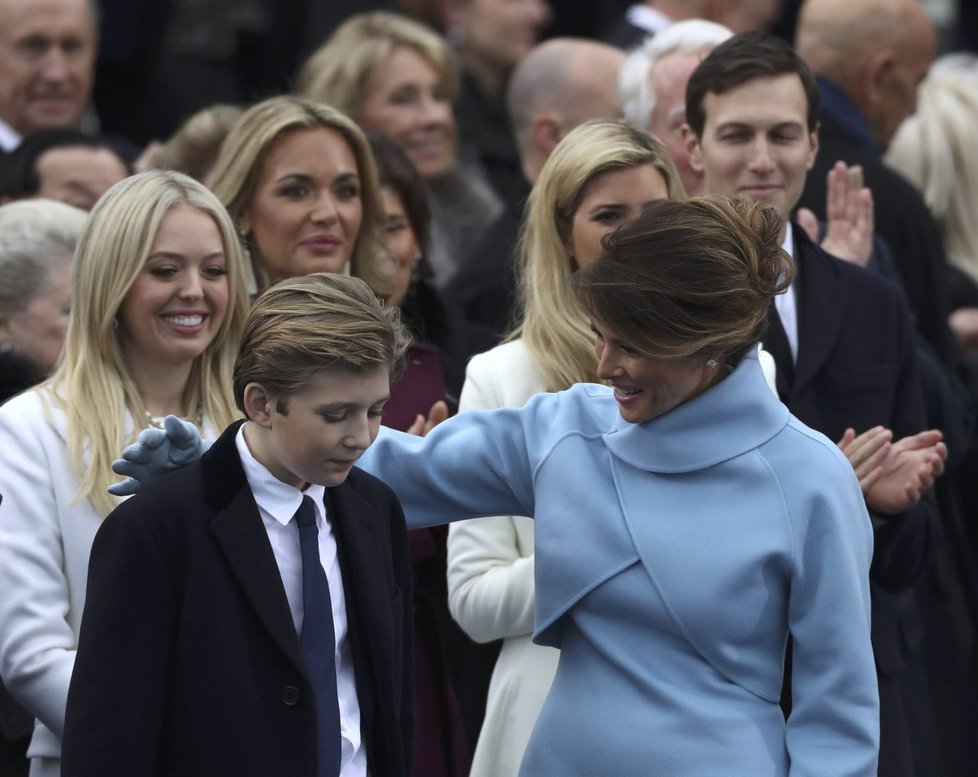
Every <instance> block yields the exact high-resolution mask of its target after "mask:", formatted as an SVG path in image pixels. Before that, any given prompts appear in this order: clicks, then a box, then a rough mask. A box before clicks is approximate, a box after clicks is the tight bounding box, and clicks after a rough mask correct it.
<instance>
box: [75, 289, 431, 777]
mask: <svg viewBox="0 0 978 777" xmlns="http://www.w3.org/2000/svg"><path fill="white" fill-rule="evenodd" d="M405 347H406V338H405V335H404V330H403V329H402V327H401V325H400V323H399V321H398V320H397V318H396V312H392V311H391V310H390V309H388V308H386V307H384V306H382V305H381V304H380V303H379V302H378V301H377V300H376V298H375V297H374V295H373V293H372V292H371V291H370V290H369V289H368V288H367V287H366V285H365V284H363V283H362V282H361V281H359V280H357V279H354V278H346V277H341V276H333V275H327V274H324V273H321V274H315V275H310V276H305V277H302V278H295V279H291V280H289V281H286V282H283V283H282V284H279V285H278V286H276V287H275V288H274V289H273V290H271V291H269V292H268V293H266V294H265V295H264V296H263V297H262V298H261V299H260V300H259V301H258V302H257V303H256V306H255V308H254V310H253V311H252V313H251V315H250V317H249V319H248V322H247V324H246V329H245V333H244V336H243V338H242V346H241V353H240V355H239V357H238V360H237V362H236V364H235V375H234V377H235V400H236V402H237V404H238V406H239V408H241V409H242V410H243V411H244V412H245V413H246V414H247V416H248V418H249V420H248V421H245V422H239V423H236V424H233V425H232V426H231V427H229V428H228V429H227V430H226V431H225V432H224V434H223V435H222V436H221V437H220V438H219V439H218V440H217V441H216V442H215V443H214V445H213V446H212V447H211V448H210V449H209V450H208V451H207V452H206V453H205V454H204V456H203V457H202V458H201V459H200V460H199V461H198V462H196V463H194V464H191V465H189V466H187V467H186V468H184V469H183V470H181V471H180V472H177V473H174V474H172V475H171V476H169V477H167V478H163V479H162V480H161V481H160V482H159V483H157V484H156V485H155V486H153V487H150V488H147V489H146V490H145V491H144V492H142V493H140V494H139V495H138V496H136V497H135V498H133V499H132V500H130V501H128V502H125V503H123V504H122V505H121V506H120V507H119V508H118V509H117V510H116V511H114V512H113V513H112V514H111V515H110V516H109V517H108V518H107V519H106V521H105V523H104V524H103V526H102V528H101V529H100V531H99V533H98V535H97V538H96V541H95V544H94V546H93V550H92V556H91V561H90V576H89V588H88V594H89V597H90V598H89V601H90V602H91V606H90V607H88V608H87V609H86V612H85V614H84V618H83V625H82V630H81V638H80V641H79V646H78V656H77V659H76V662H75V667H74V672H73V676H72V682H71V688H70V692H69V697H68V712H67V717H66V724H65V734H64V745H63V754H62V773H63V774H64V775H65V776H66V777H69V776H71V775H74V777H80V776H81V775H92V776H93V777H94V775H100V777H108V776H110V775H119V777H122V776H123V775H125V776H126V777H134V776H136V775H145V776H146V777H148V776H149V775H180V776H181V777H193V776H194V775H200V777H204V776H205V775H206V777H212V776H213V775H219V774H228V775H232V774H233V775H235V777H247V776H248V775H254V777H259V776H261V777H267V775H272V774H281V775H289V777H338V776H339V775H342V777H366V775H367V774H370V775H373V776H374V777H382V776H383V777H407V775H408V774H409V773H410V769H411V752H410V743H411V742H412V679H411V678H412V672H413V662H412V654H411V644H412V642H411V639H410V635H409V633H407V632H406V630H408V629H410V624H411V576H410V568H409V558H408V548H407V540H406V531H405V526H404V518H403V514H402V512H401V509H400V505H399V504H398V502H397V499H396V497H395V496H394V494H393V493H392V492H391V491H390V489H388V488H387V487H386V486H385V485H384V484H383V483H381V482H380V481H378V480H377V479H376V478H374V477H372V476H370V475H368V474H367V473H365V472H362V471H360V470H358V469H356V468H355V467H354V462H355V460H356V459H357V458H358V457H359V455H360V454H361V453H362V452H363V450H365V449H366V448H367V447H368V446H369V445H370V443H371V442H372V441H373V439H374V437H375V436H376V434H377V431H378V429H379V424H380V417H381V414H382V411H383V406H384V403H385V402H386V401H387V398H388V397H389V387H390V379H391V377H392V375H395V376H396V373H397V371H398V369H399V367H400V365H401V364H402V362H403V358H404V350H405ZM174 420H175V419H172V420H171V421H170V424H171V425H172V424H173V421H174ZM178 423H179V422H178ZM297 508H298V509H297Z"/></svg>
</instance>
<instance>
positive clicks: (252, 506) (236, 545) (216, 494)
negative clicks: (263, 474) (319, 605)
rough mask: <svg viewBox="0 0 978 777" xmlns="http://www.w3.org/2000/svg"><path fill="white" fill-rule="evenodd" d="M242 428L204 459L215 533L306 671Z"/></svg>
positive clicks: (273, 629) (261, 613) (285, 647)
mask: <svg viewBox="0 0 978 777" xmlns="http://www.w3.org/2000/svg"><path fill="white" fill-rule="evenodd" d="M239 426H240V424H234V425H233V426H231V427H230V428H229V429H228V430H226V431H225V432H224V434H222V435H221V437H220V438H219V439H218V440H217V442H215V443H214V445H213V446H212V447H211V449H210V450H209V451H207V453H205V454H204V456H203V458H202V459H201V469H202V471H203V480H204V488H205V489H206V492H207V498H208V501H209V502H210V503H211V505H212V506H213V507H215V508H216V509H218V510H219V512H218V513H217V515H216V516H214V518H213V519H212V520H211V531H212V533H213V535H214V540H215V542H216V543H217V546H218V547H219V548H220V550H221V552H222V553H223V554H224V557H225V559H226V560H227V562H228V567H229V568H230V570H231V573H232V574H233V575H234V577H235V578H236V579H237V581H238V583H239V584H240V586H241V589H242V591H243V592H244V596H245V599H246V600H247V601H248V603H249V604H250V605H251V607H252V608H253V609H254V611H255V613H256V615H257V616H258V619H259V620H260V621H261V623H262V625H263V626H264V627H265V628H266V629H267V630H268V632H269V634H270V635H271V637H272V639H274V640H275V642H276V644H277V645H278V646H279V648H281V650H282V652H283V653H285V655H286V656H287V657H288V658H289V660H290V661H291V662H292V663H293V664H295V665H296V667H298V668H299V669H300V670H302V671H305V670H304V667H305V664H304V662H303V659H302V654H301V651H300V648H299V639H298V636H297V635H296V632H295V623H294V622H293V620H292V612H291V610H290V609H289V600H288V598H287V597H286V595H285V587H284V586H283V585H282V576H281V574H280V572H279V569H278V564H277V563H276V562H275V554H274V553H273V552H272V547H271V545H270V544H269V542H268V534H267V533H266V531H265V527H264V525H263V524H262V520H261V514H260V513H259V512H258V505H257V504H256V503H255V498H254V496H252V493H251V489H250V488H249V487H248V482H247V480H246V478H245V474H244V469H243V468H242V466H241V460H240V458H239V457H238V451H237V447H236V446H235V442H234V437H235V435H236V434H237V430H238V427H239Z"/></svg>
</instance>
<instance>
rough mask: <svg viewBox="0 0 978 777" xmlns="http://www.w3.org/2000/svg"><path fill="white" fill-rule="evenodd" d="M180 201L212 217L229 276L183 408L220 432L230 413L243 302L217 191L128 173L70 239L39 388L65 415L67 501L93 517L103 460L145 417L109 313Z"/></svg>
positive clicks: (103, 482)
mask: <svg viewBox="0 0 978 777" xmlns="http://www.w3.org/2000/svg"><path fill="white" fill-rule="evenodd" d="M180 205H186V206H189V207H191V208H194V209H195V210H198V211H200V212H202V213H206V214H207V215H208V216H210V217H211V218H212V219H214V222H215V223H216V224H217V227H218V229H219V231H220V233H221V241H222V243H223V246H224V256H225V263H226V269H227V280H228V307H227V312H226V313H225V315H224V320H223V321H222V322H221V326H220V328H219V329H218V331H217V334H216V335H215V336H214V339H213V340H212V341H211V342H210V344H208V346H207V348H205V349H204V352H203V353H202V354H201V355H200V356H198V357H197V358H196V359H194V362H193V366H192V367H191V371H190V377H189V378H188V381H187V387H186V392H185V397H184V409H185V410H187V411H189V412H191V413H193V412H195V411H196V409H197V408H200V410H201V415H202V416H203V417H206V418H208V419H210V420H212V421H213V422H214V423H215V424H216V425H217V427H218V428H221V429H223V428H224V427H225V426H227V425H228V424H230V423H231V422H232V421H233V420H234V419H235V418H236V417H237V416H238V413H237V411H236V410H235V407H234V396H233V389H232V370H233V367H234V357H235V353H236V351H237V345H238V338H239V337H240V334H241V331H242V328H243V326H244V321H245V317H246V316H247V313H248V308H249V306H250V300H249V298H248V290H247V269H246V260H245V258H244V254H243V252H242V250H241V247H240V245H239V244H238V240H237V236H236V235H235V231H234V226H233V225H232V224H231V220H230V219H229V218H228V215H227V212H226V211H225V210H224V208H223V206H222V205H221V203H220V202H219V201H218V200H217V198H216V197H214V195H213V194H211V192H210V191H208V190H207V189H206V188H205V187H204V186H203V185H202V184H200V183H198V182H197V181H195V180H194V179H192V178H190V177H189V176H186V175H183V174H181V173H174V172H164V171H150V172H145V173H140V174H139V175H135V176H133V177H131V178H127V179H126V180H124V181H121V182H119V183H117V184H116V185H115V186H113V187H112V188H111V189H109V191H108V192H106V193H105V194H104V195H103V196H102V198H101V199H100V200H99V201H98V203H97V204H96V206H95V208H94V210H92V213H91V216H90V217H89V220H88V225H87V226H86V228H85V231H84V233H83V234H82V237H81V241H80V242H79V243H78V249H77V250H76V252H75V258H74V264H73V267H72V304H71V314H70V317H69V322H68V334H67V336H66V338H65V346H64V352H63V354H62V358H61V362H60V364H59V366H58V367H57V369H56V370H55V372H54V374H53V375H52V376H51V379H50V382H49V384H48V388H49V391H46V392H44V395H46V397H47V399H48V400H49V401H51V402H53V403H54V404H55V405H57V406H59V407H60V408H61V409H62V410H63V411H64V413H65V416H66V418H67V426H68V441H67V442H68V459H69V461H70V462H71V467H72V471H73V472H74V474H75V476H76V477H77V479H78V481H79V483H80V486H79V489H78V493H77V494H76V496H75V499H76V500H77V501H80V500H82V499H86V498H87V499H88V500H89V501H90V502H91V503H92V506H93V507H94V508H95V510H96V511H97V512H99V513H100V514H102V515H106V514H108V513H109V512H111V510H112V509H113V507H114V506H115V504H116V502H115V501H114V500H113V498H112V497H111V496H109V495H108V494H107V493H106V490H105V489H106V488H108V486H109V485H111V484H112V483H113V482H115V481H116V480H118V477H117V476H116V475H114V474H113V472H112V469H111V463H112V460H113V459H115V458H116V457H117V456H118V455H119V452H120V451H121V450H122V448H123V447H124V446H125V445H126V444H127V443H129V442H132V441H133V440H134V439H135V435H136V434H137V433H138V432H139V431H140V429H142V427H143V425H144V421H143V419H144V418H145V417H146V407H145V405H144V403H143V400H142V398H141V397H140V394H139V390H138V388H137V387H136V385H135V384H134V383H133V381H132V379H131V377H130V376H129V374H128V371H127V369H126V364H125V360H124V358H123V356H122V349H121V347H120V343H119V335H118V327H117V325H116V324H115V323H114V322H115V318H116V314H117V313H118V311H119V308H120V306H121V305H122V303H123V300H124V299H125V298H126V295H127V294H128V293H129V289H130V288H131V287H132V285H133V283H134V282H135V280H136V278H137V276H138V275H139V274H140V272H141V271H142V269H143V266H144V264H145V263H146V259H147V257H148V256H149V251H150V249H151V248H152V245H153V241H154V239H155V237H156V233H157V230H158V229H159V226H160V222H161V221H162V219H163V217H164V216H165V215H166V213H167V212H168V211H169V210H170V209H171V208H173V207H176V206H180ZM175 409H176V408H175Z"/></svg>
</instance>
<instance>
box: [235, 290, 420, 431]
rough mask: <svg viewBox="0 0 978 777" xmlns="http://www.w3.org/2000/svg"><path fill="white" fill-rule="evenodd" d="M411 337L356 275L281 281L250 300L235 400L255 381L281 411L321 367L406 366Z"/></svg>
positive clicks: (394, 370)
mask: <svg viewBox="0 0 978 777" xmlns="http://www.w3.org/2000/svg"><path fill="white" fill-rule="evenodd" d="M409 342H410V339H409V337H408V334H407V331H406V330H405V328H404V326H403V325H402V324H401V316H400V311H399V310H398V309H397V308H396V307H388V306H387V305H385V304H383V303H382V302H380V301H379V300H378V299H377V296H376V295H375V294H374V293H373V292H372V291H371V290H370V287H368V286H367V284H366V283H364V282H363V281H362V280H360V279H359V278H352V277H349V276H346V275H336V274H334V273H322V272H320V273H312V274H310V275H303V276H299V277H296V278H290V279H287V280H284V281H281V282H279V283H277V284H275V285H274V286H272V287H271V288H270V289H268V290H267V291H266V292H265V293H264V294H262V295H261V296H260V297H259V298H258V300H257V301H256V302H255V306H254V308H252V311H251V314H250V315H249V316H248V320H247V322H246V323H245V329H244V334H243V335H242V338H241V348H240V350H239V352H238V358H237V361H236V362H235V364H234V401H235V402H236V403H237V406H238V408H239V409H240V410H241V411H242V412H244V409H245V408H244V390H245V387H246V386H247V385H248V384H249V383H258V384H260V385H261V386H262V387H263V388H264V389H265V390H266V391H267V392H268V393H269V394H271V395H272V396H273V397H276V398H277V399H278V400H279V402H280V407H279V412H285V411H286V408H287V406H288V405H287V400H288V397H289V395H290V394H294V393H295V392H297V391H301V390H302V389H303V388H305V387H306V386H308V385H309V384H310V383H311V382H312V381H313V380H314V379H315V378H316V376H318V375H320V374H321V373H322V372H323V370H329V369H333V370H347V371H350V372H355V373H359V374H364V373H367V372H370V371H371V370H374V369H378V368H381V369H386V370H389V372H390V377H391V380H392V381H393V380H395V379H396V378H397V377H398V376H399V375H400V374H401V372H402V371H403V369H404V362H405V353H406V351H407V347H408V344H409Z"/></svg>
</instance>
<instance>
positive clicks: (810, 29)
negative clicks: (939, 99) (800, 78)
mask: <svg viewBox="0 0 978 777" xmlns="http://www.w3.org/2000/svg"><path fill="white" fill-rule="evenodd" d="M934 43H935V34H934V28H933V25H932V24H931V21H930V19H929V18H928V17H927V14H926V13H925V12H924V10H923V8H922V7H921V5H920V3H919V2H918V1H917V0H859V2H853V0H806V1H805V2H804V3H803V4H802V7H801V12H800V14H799V17H798V27H797V33H796V39H795V48H796V50H797V51H798V53H799V54H800V55H801V56H802V58H804V59H805V61H806V62H808V64H809V66H810V67H811V68H812V70H814V71H815V73H816V74H818V75H820V76H823V77H824V78H827V79H828V80H829V81H831V82H832V83H834V84H835V85H836V86H838V87H839V88H841V89H842V90H843V91H844V92H845V93H846V94H847V95H848V96H849V98H850V99H851V100H852V101H853V103H854V104H855V105H856V107H857V108H858V109H859V112H860V113H861V114H862V116H863V118H864V119H865V120H866V122H867V123H868V124H869V128H870V131H871V132H872V134H873V137H874V139H875V140H876V142H877V143H878V144H879V146H880V147H881V148H882V149H885V148H886V147H887V145H889V142H890V139H891V138H892V137H893V134H894V133H895V132H896V130H897V127H899V126H900V123H901V122H902V121H903V120H904V119H905V118H906V117H907V116H909V115H910V114H912V113H913V112H914V111H915V110H916V105H917V85H918V84H919V83H920V81H921V80H922V79H923V77H924V76H925V75H926V73H927V69H928V68H929V67H930V63H931V60H932V59H933V57H934Z"/></svg>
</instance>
